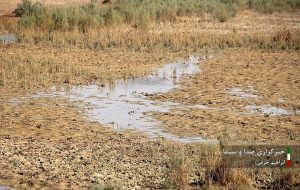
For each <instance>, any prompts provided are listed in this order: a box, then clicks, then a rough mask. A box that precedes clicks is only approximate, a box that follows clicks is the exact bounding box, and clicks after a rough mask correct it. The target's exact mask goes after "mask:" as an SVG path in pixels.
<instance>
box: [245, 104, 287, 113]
mask: <svg viewBox="0 0 300 190" xmlns="http://www.w3.org/2000/svg"><path fill="white" fill-rule="evenodd" d="M245 109H247V110H248V111H249V112H250V113H252V114H255V113H260V114H262V115H264V114H266V115H268V116H282V115H291V114H293V113H292V112H291V111H288V110H286V109H282V108H277V107H274V106H271V105H269V104H268V105H262V106H256V105H248V106H246V107H245Z"/></svg>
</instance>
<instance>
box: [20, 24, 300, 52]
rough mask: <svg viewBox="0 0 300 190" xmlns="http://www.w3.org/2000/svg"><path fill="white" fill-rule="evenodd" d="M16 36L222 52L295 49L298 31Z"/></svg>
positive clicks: (61, 43) (54, 42) (40, 41)
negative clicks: (231, 48) (243, 48)
mask: <svg viewBox="0 0 300 190" xmlns="http://www.w3.org/2000/svg"><path fill="white" fill-rule="evenodd" d="M18 35H19V37H20V39H21V42H22V43H29V44H34V45H51V46H55V47H68V46H77V47H81V48H89V49H100V50H103V49H106V48H111V47H117V48H128V49H134V50H147V51H151V50H157V49H169V50H171V51H182V50H192V51H197V50H199V49H203V48H217V49H224V48H228V47H253V48H260V49H296V50H297V49H299V48H300V30H299V29H288V28H287V29H281V30H279V31H274V32H272V33H270V34H255V33H254V34H240V33H237V32H235V31H232V32H229V33H223V34H219V33H210V32H203V31H199V32H195V33H167V32H156V31H141V30H135V29H130V28H129V29H128V30H124V28H114V29H107V28H104V29H99V30H92V31H89V32H87V33H84V34H83V33H81V32H80V31H78V30H74V31H53V32H49V33H45V32H43V31H38V30H21V31H18Z"/></svg>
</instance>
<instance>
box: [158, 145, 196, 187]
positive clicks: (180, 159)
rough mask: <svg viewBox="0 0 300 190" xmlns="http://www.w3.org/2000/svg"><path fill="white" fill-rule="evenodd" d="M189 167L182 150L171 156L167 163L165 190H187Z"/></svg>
mask: <svg viewBox="0 0 300 190" xmlns="http://www.w3.org/2000/svg"><path fill="white" fill-rule="evenodd" d="M189 172H190V171H189V165H188V162H187V158H186V156H185V153H184V150H181V151H179V152H177V153H175V154H174V155H171V157H170V160H169V161H168V162H167V169H166V179H165V183H164V188H165V189H187V187H188V176H189Z"/></svg>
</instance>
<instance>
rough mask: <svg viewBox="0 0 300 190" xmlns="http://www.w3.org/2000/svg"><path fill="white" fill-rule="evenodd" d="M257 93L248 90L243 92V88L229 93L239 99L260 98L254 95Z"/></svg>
mask: <svg viewBox="0 0 300 190" xmlns="http://www.w3.org/2000/svg"><path fill="white" fill-rule="evenodd" d="M253 92H255V90H253V89H252V88H251V89H248V90H242V89H241V88H238V87H236V88H232V89H230V90H229V91H228V93H229V94H230V95H232V96H235V97H238V98H258V97H259V96H257V95H255V94H252V93H253Z"/></svg>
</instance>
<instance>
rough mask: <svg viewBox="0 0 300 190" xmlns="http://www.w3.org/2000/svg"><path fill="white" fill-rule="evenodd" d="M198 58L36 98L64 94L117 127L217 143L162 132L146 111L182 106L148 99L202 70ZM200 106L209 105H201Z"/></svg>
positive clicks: (54, 90)
mask: <svg viewBox="0 0 300 190" xmlns="http://www.w3.org/2000/svg"><path fill="white" fill-rule="evenodd" d="M198 62H199V57H197V56H190V57H189V58H188V60H186V61H176V62H175V63H172V64H167V65H165V66H164V67H163V68H160V69H157V70H155V71H154V72H153V73H152V74H151V75H149V76H146V77H141V78H135V79H129V80H118V81H115V82H108V83H106V84H105V86H104V87H99V86H97V85H89V86H76V87H73V88H70V89H67V88H56V87H53V88H52V89H51V90H50V91H49V92H47V93H37V94H35V95H33V97H64V98H68V99H70V100H74V101H78V100H79V101H82V102H84V103H86V104H88V105H90V106H91V107H90V108H89V109H87V110H86V112H85V115H86V116H87V118H88V119H90V120H91V121H96V122H99V123H102V124H104V125H106V126H110V127H113V128H116V129H136V130H139V131H141V132H143V133H145V134H147V135H148V136H150V137H152V138H157V137H164V138H166V139H168V140H173V141H179V142H186V143H190V142H203V143H217V140H214V139H208V140H207V139H203V138H202V137H178V136H175V135H172V134H170V133H167V132H164V131H162V130H161V129H160V128H159V126H160V125H161V124H162V123H160V122H159V121H157V120H155V119H153V118H151V116H150V115H146V114H144V113H145V112H169V111H170V110H171V109H172V108H178V107H183V106H182V105H180V104H177V103H171V102H157V101H152V100H149V99H147V98H146V97H147V96H151V94H153V93H158V92H159V93H165V92H168V91H170V90H172V89H175V88H178V87H179V81H180V79H181V78H182V77H183V76H187V75H193V74H196V73H198V72H200V71H201V70H200V68H199V67H198ZM199 107H200V108H202V109H205V108H206V107H204V106H201V105H199Z"/></svg>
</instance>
